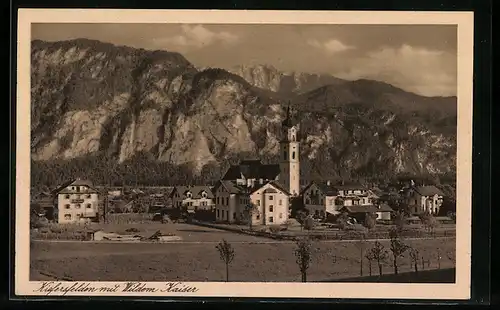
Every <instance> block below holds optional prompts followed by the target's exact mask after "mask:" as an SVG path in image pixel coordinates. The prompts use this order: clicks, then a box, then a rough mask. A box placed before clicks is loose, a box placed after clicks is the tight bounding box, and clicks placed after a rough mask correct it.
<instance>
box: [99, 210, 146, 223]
mask: <svg viewBox="0 0 500 310" xmlns="http://www.w3.org/2000/svg"><path fill="white" fill-rule="evenodd" d="M152 220H153V215H152V214H149V213H114V214H113V213H112V214H108V215H106V223H107V224H143V223H149V222H151V221H152Z"/></svg>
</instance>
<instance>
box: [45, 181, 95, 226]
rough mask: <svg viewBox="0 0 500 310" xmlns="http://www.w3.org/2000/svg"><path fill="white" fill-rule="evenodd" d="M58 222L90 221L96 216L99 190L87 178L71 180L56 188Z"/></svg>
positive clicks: (54, 192)
mask: <svg viewBox="0 0 500 310" xmlns="http://www.w3.org/2000/svg"><path fill="white" fill-rule="evenodd" d="M52 194H53V195H54V196H56V201H57V204H56V209H57V221H58V223H80V222H90V221H92V220H94V219H96V218H97V217H98V205H99V192H98V191H97V190H96V189H95V188H94V187H93V185H92V183H91V182H90V181H87V180H81V179H76V180H71V181H68V182H66V183H65V184H63V185H61V186H59V187H58V188H56V189H55V190H54V191H53V192H52Z"/></svg>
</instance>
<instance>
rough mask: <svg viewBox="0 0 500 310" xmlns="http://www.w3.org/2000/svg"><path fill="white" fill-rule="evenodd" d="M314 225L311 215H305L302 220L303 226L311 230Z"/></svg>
mask: <svg viewBox="0 0 500 310" xmlns="http://www.w3.org/2000/svg"><path fill="white" fill-rule="evenodd" d="M314 226H315V223H314V219H313V218H312V217H307V218H306V220H305V221H304V228H305V229H306V230H313V229H314Z"/></svg>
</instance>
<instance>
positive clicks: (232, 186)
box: [214, 180, 250, 223]
mask: <svg viewBox="0 0 500 310" xmlns="http://www.w3.org/2000/svg"><path fill="white" fill-rule="evenodd" d="M214 192H215V220H216V221H217V222H227V223H236V222H241V221H244V220H246V218H245V214H244V211H245V210H246V208H247V206H248V205H249V203H250V197H249V192H250V191H249V187H247V186H246V185H241V183H240V184H238V183H236V182H235V181H230V180H221V181H219V183H218V184H217V185H216V186H215V188H214Z"/></svg>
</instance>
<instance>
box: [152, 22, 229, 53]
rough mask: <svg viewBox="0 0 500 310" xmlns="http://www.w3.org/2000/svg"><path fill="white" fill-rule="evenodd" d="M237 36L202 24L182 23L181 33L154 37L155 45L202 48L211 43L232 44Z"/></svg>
mask: <svg viewBox="0 0 500 310" xmlns="http://www.w3.org/2000/svg"><path fill="white" fill-rule="evenodd" d="M238 40H239V38H238V36H236V35H234V34H232V33H230V32H226V31H221V32H215V31H211V30H209V29H207V28H206V27H204V26H202V25H196V26H192V25H182V27H181V34H179V35H176V36H172V37H166V38H159V39H155V40H154V41H155V43H156V44H157V45H162V46H163V47H170V46H172V45H173V46H175V47H184V48H186V47H194V48H202V47H205V46H208V45H211V44H216V43H222V44H234V43H236V42H238Z"/></svg>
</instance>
